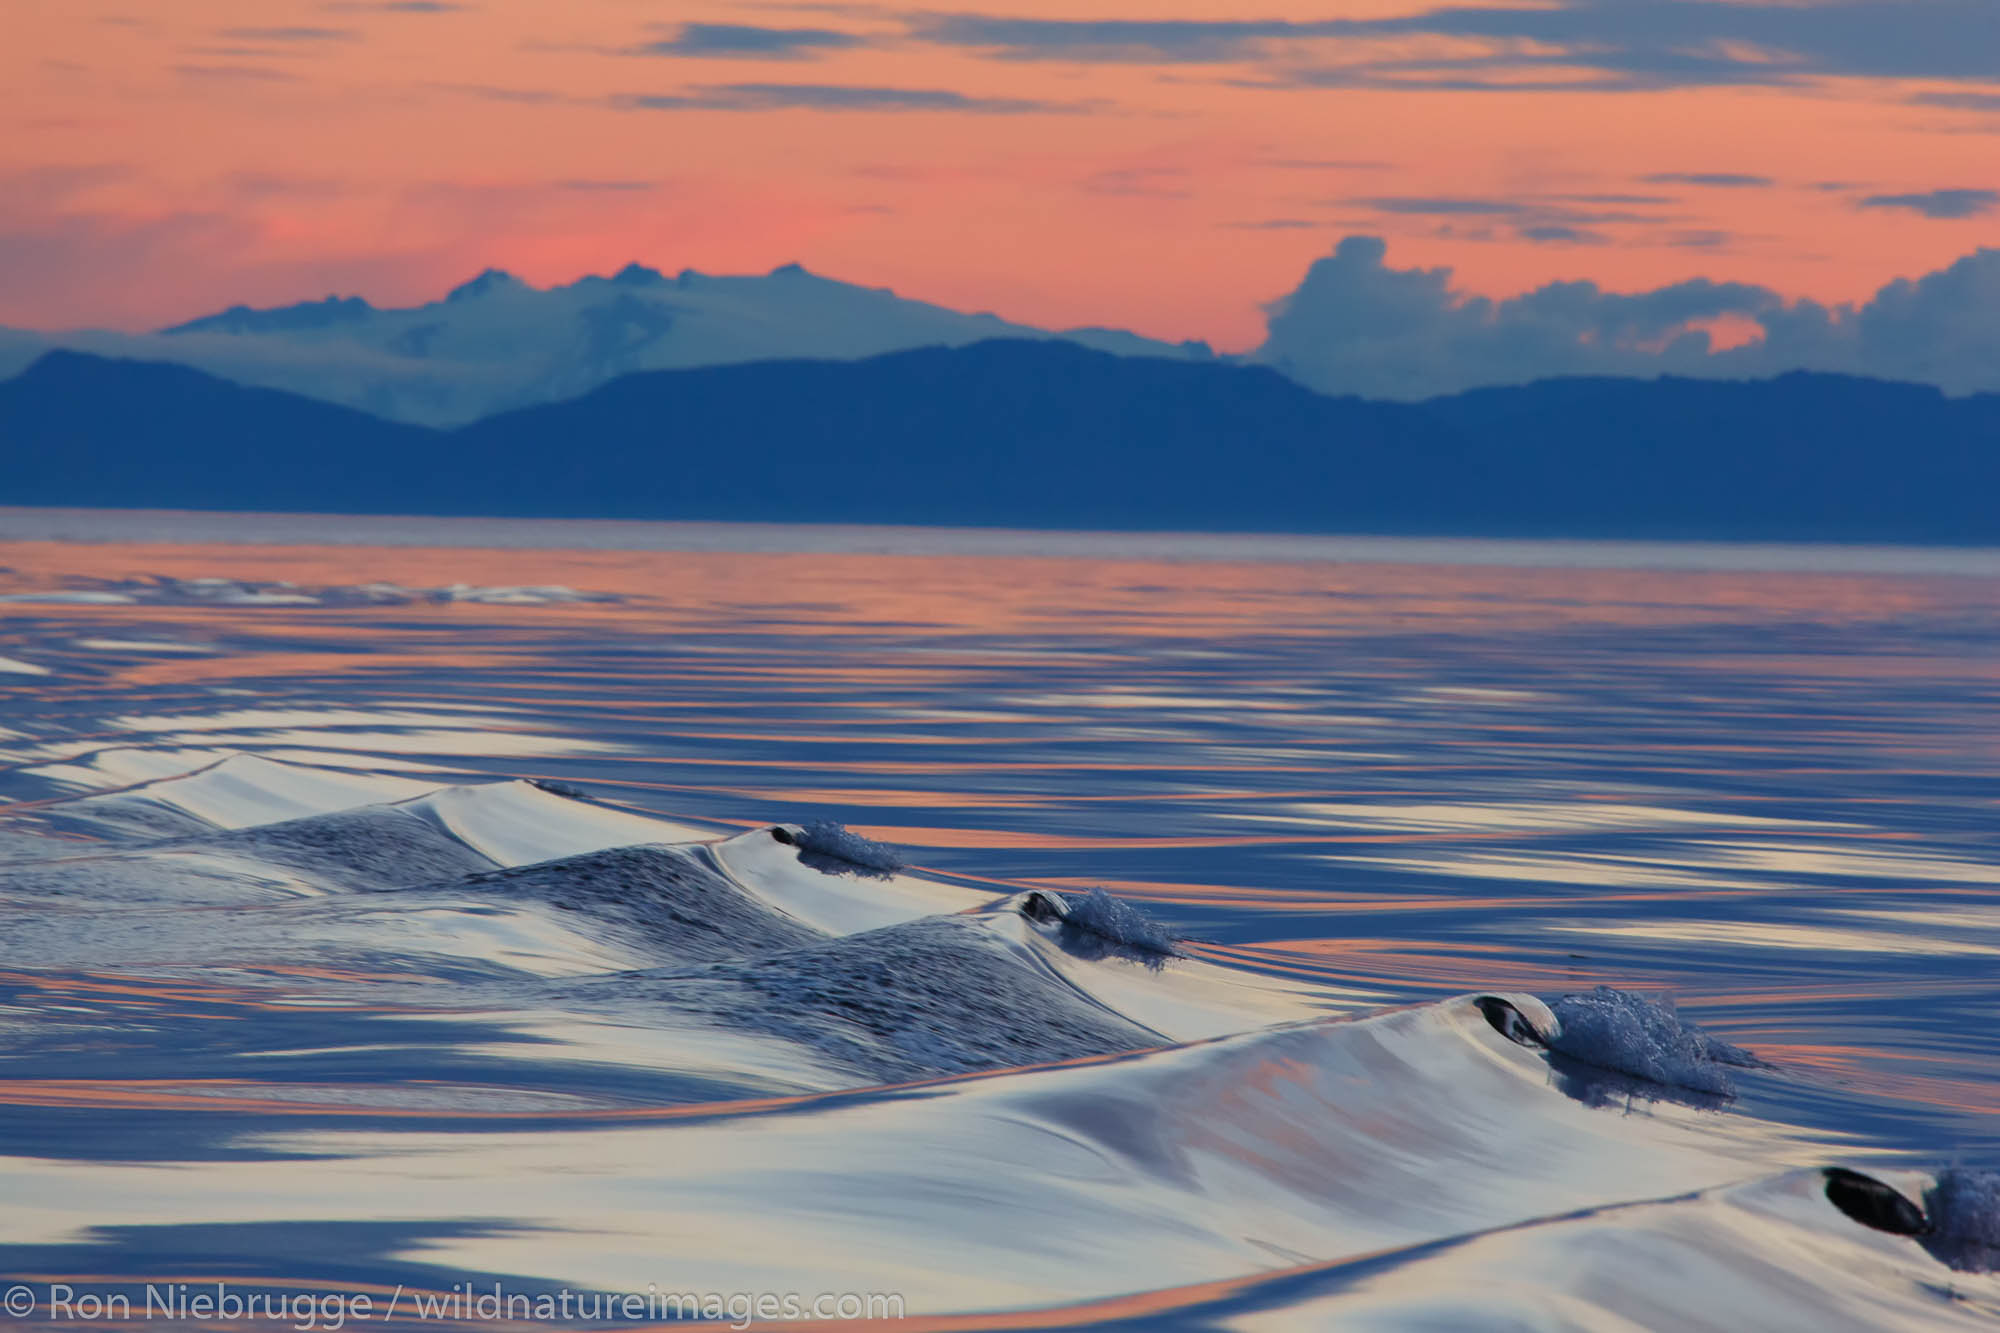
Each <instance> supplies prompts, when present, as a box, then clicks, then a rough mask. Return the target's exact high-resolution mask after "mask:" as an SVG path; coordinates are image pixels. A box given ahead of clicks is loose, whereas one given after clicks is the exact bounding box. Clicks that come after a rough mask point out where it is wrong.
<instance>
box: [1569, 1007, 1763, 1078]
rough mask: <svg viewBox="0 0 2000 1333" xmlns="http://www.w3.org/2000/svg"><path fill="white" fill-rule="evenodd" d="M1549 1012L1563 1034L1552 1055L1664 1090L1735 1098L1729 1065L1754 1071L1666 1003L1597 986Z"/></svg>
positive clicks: (1747, 1058) (1741, 1054)
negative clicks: (1564, 1056) (1650, 1083)
mask: <svg viewBox="0 0 2000 1333" xmlns="http://www.w3.org/2000/svg"><path fill="white" fill-rule="evenodd" d="M1549 1009H1550V1010H1551V1011H1552V1012H1553V1013H1554V1014H1555V1016H1556V1018H1557V1019H1558V1020H1559V1021H1560V1022H1561V1024H1562V1030H1561V1032H1560V1033H1559V1034H1557V1035H1556V1037H1555V1039H1554V1040H1553V1041H1551V1042H1550V1043H1549V1047H1550V1049H1551V1050H1554V1051H1556V1052H1558V1053H1560V1054H1562V1055H1566V1056H1569V1057H1570V1058H1571V1059H1573V1060H1581V1061H1582V1062H1583V1063H1585V1064H1589V1065H1595V1066H1597V1067H1598V1068H1600V1069H1609V1070H1612V1071H1613V1072H1615V1073H1620V1074H1627V1075H1630V1076H1632V1077H1633V1078H1642V1079H1645V1080H1647V1081H1648V1082H1652V1083H1659V1084H1663V1085H1665V1086H1667V1087H1673V1088H1684V1089H1687V1090H1689V1091H1692V1092H1702V1093H1709V1094H1713V1095H1715V1096H1718V1097H1728V1096H1732V1095H1734V1094H1735V1091H1736V1086H1735V1084H1734V1083H1733V1082H1732V1081H1731V1079H1730V1077H1729V1073H1728V1068H1727V1067H1728V1066H1732V1065H1733V1066H1736V1067H1738V1068H1754V1067H1756V1065H1757V1064H1758V1063H1759V1061H1758V1060H1757V1057H1756V1056H1754V1055H1752V1054H1750V1053H1749V1052H1748V1051H1745V1050H1743V1049H1741V1048H1739V1047H1735V1046H1731V1045H1730V1044H1729V1043H1727V1042H1723V1041H1717V1040H1716V1039H1715V1038H1714V1037H1711V1036H1709V1035H1708V1034H1707V1033H1706V1032H1703V1031H1702V1030H1701V1029H1700V1028H1698V1027H1696V1026H1695V1025H1694V1024H1692V1023H1690V1022H1688V1021H1687V1020H1685V1019H1683V1018H1682V1017H1681V1016H1680V1015H1679V1014H1677V1013H1675V1012H1674V1010H1673V1008H1672V1007H1671V1006H1669V1005H1667V1004H1663V1003H1660V1002H1658V1001H1654V1000H1648V999H1646V998H1645V997H1644V996H1640V995H1634V994H1633V993H1632V992H1630V991H1622V990H1614V989H1612V988H1611V987H1609V986H1599V987H1598V988H1597V989H1596V990H1593V991H1591V992H1589V993H1588V994H1581V995H1564V996H1562V997H1561V998H1559V999H1557V1000H1554V1001H1552V1002H1551V1003H1550V1004H1549Z"/></svg>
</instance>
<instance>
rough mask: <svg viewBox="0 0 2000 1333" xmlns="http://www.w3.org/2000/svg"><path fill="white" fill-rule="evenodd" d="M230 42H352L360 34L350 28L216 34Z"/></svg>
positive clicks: (225, 30) (227, 30) (237, 30)
mask: <svg viewBox="0 0 2000 1333" xmlns="http://www.w3.org/2000/svg"><path fill="white" fill-rule="evenodd" d="M217 35H218V36H221V37H225V38H227V39H229V40H230V41H232V42H352V41H356V40H358V39H359V38H360V36H361V34H360V33H358V32H356V31H355V30H354V29H352V28H300V27H293V28H223V29H220V30H219V32H218V33H217Z"/></svg>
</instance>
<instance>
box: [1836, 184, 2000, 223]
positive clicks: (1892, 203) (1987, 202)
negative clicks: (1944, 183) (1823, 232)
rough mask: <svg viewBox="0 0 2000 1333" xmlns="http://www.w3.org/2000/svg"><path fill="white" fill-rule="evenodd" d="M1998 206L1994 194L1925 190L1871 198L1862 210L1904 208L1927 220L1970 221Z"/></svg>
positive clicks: (1999, 196) (1999, 199)
mask: <svg viewBox="0 0 2000 1333" xmlns="http://www.w3.org/2000/svg"><path fill="white" fill-rule="evenodd" d="M1996 204H2000V191H1996V190H1925V191H1924V192H1923V193H1921V194H1871V195H1869V196H1868V197H1867V198H1866V199H1863V200H1862V201H1861V207H1863V208H1907V209H1909V210H1910V211H1911V212H1913V213H1922V214H1923V215H1924V216H1925V217H1927V218H1972V217H1978V216H1979V215H1980V214H1982V213H1990V212H1992V211H1993V207H1994V205H1996Z"/></svg>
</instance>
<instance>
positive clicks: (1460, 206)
mask: <svg viewBox="0 0 2000 1333" xmlns="http://www.w3.org/2000/svg"><path fill="white" fill-rule="evenodd" d="M1353 202H1355V203H1357V204H1364V205H1366V206H1367V207H1369V208H1372V209H1375V210H1376V211H1378V212H1382V213H1409V214H1416V215H1418V216H1424V217H1507V216H1511V215H1513V214H1516V213H1525V212H1527V211H1528V207H1527V205H1525V204H1519V203H1515V202H1514V201H1512V200H1509V199H1457V198H1449V197H1437V196H1423V197H1410V196H1398V197H1394V198H1387V199H1356V200H1354V201H1353Z"/></svg>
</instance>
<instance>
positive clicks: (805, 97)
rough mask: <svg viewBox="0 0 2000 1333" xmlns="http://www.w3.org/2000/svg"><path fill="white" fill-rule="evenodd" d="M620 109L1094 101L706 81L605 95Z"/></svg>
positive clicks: (1054, 108) (999, 111)
mask: <svg viewBox="0 0 2000 1333" xmlns="http://www.w3.org/2000/svg"><path fill="white" fill-rule="evenodd" d="M609 105H610V106H612V107H615V108H617V109H618V110H621V111H796V110H804V111H962V112H968V113H971V114H977V115H1032V114H1049V113H1068V112H1078V111H1086V110H1090V109H1091V108H1092V106H1093V105H1094V104H1091V103H1082V102H1043V101H1036V100H1032V99H1027V98H1013V97H979V96H974V95H971V94H967V93H960V92H953V91H951V90H949V89H944V88H881V87H861V86H855V85H851V84H836V83H723V84H706V85H703V86H701V87H698V88H694V89H691V90H689V91H687V92H682V93H662V94H641V93H633V94H626V95H622V96H617V97H613V98H611V99H610V102H609Z"/></svg>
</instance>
